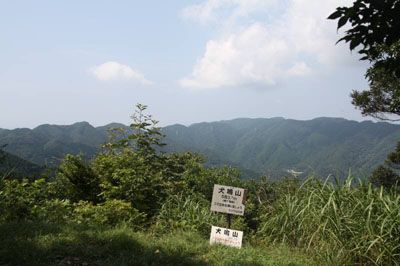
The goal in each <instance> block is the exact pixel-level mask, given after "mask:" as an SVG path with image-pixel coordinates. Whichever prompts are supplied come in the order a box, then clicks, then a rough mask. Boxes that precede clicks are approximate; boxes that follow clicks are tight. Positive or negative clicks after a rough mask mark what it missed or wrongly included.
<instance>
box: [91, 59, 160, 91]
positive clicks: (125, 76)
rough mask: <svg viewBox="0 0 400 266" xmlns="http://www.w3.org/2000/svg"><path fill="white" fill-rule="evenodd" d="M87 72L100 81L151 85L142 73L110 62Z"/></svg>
mask: <svg viewBox="0 0 400 266" xmlns="http://www.w3.org/2000/svg"><path fill="white" fill-rule="evenodd" d="M89 72H90V73H91V74H92V75H94V76H95V77H96V78H97V79H98V80H101V81H112V80H115V81H121V80H130V81H136V82H139V83H140V84H143V85H151V84H153V82H152V81H150V80H147V79H146V78H145V77H144V75H143V74H142V73H140V72H139V71H137V70H135V69H133V68H131V67H130V66H128V65H124V64H121V63H118V62H114V61H110V62H106V63H103V64H100V65H98V66H94V67H92V68H90V69H89Z"/></svg>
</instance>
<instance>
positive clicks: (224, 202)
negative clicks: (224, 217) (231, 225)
mask: <svg viewBox="0 0 400 266" xmlns="http://www.w3.org/2000/svg"><path fill="white" fill-rule="evenodd" d="M245 193H246V190H245V189H243V188H238V187H229V186H221V185H214V191H213V195H212V200H211V211H216V212H223V213H230V214H236V215H243V214H244V204H243V203H244V200H245V199H246V198H245Z"/></svg>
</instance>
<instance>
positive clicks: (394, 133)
mask: <svg viewBox="0 0 400 266" xmlns="http://www.w3.org/2000/svg"><path fill="white" fill-rule="evenodd" d="M163 132H164V133H165V134H166V135H167V138H166V142H167V143H168V144H169V145H167V147H169V149H174V150H179V151H183V150H194V151H197V152H200V153H203V154H206V155H208V156H210V158H211V160H213V159H214V158H217V159H218V160H219V161H225V162H232V163H234V164H237V165H240V166H241V167H242V168H244V169H252V170H253V171H255V172H258V173H260V174H268V175H272V176H281V175H282V174H284V173H286V174H287V170H295V171H300V172H305V173H316V174H318V175H322V176H327V175H329V174H333V175H337V176H343V175H346V174H347V173H348V171H349V170H350V169H351V171H352V173H353V174H355V175H359V176H362V175H365V174H368V173H369V172H370V171H371V170H372V169H373V168H374V167H375V166H376V165H378V164H380V163H381V162H383V161H384V159H385V157H386V155H387V153H389V151H391V150H393V148H394V147H395V145H396V141H397V140H399V139H400V127H399V126H397V125H393V124H388V123H373V122H369V121H365V122H361V123H359V122H355V121H348V120H345V119H340V118H317V119H313V120H309V121H297V120H291V119H283V118H271V119H235V120H230V121H220V122H213V123H200V124H194V125H191V126H189V127H185V126H182V125H174V126H169V127H166V128H164V129H163Z"/></svg>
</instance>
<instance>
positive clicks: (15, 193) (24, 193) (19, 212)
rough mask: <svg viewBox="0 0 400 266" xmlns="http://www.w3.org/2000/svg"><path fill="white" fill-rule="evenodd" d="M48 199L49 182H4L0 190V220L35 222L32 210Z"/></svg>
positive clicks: (25, 180)
mask: <svg viewBox="0 0 400 266" xmlns="http://www.w3.org/2000/svg"><path fill="white" fill-rule="evenodd" d="M46 198H47V182H46V181H45V180H44V179H38V180H36V181H34V182H30V181H28V180H27V179H24V180H21V181H19V180H3V181H2V185H1V190H0V207H1V212H0V219H2V220H5V221H13V220H14V221H20V220H33V219H35V214H34V213H33V212H32V208H33V207H34V206H36V205H40V204H43V202H44V201H45V200H46Z"/></svg>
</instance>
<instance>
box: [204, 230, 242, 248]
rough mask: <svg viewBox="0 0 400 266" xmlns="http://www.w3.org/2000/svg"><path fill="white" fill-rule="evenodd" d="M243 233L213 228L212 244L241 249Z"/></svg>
mask: <svg viewBox="0 0 400 266" xmlns="http://www.w3.org/2000/svg"><path fill="white" fill-rule="evenodd" d="M242 239H243V232H242V231H237V230H232V229H228V228H223V227H217V226H212V227H211V235H210V244H211V245H212V244H222V245H225V246H230V247H235V248H241V247H242Z"/></svg>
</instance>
